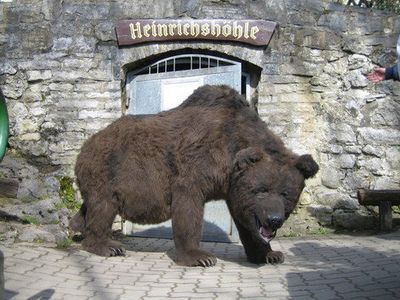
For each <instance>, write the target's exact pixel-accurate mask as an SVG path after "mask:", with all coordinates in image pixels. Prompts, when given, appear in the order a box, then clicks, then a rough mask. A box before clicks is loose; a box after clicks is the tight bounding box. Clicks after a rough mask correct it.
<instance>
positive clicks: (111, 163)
mask: <svg viewBox="0 0 400 300" xmlns="http://www.w3.org/2000/svg"><path fill="white" fill-rule="evenodd" d="M75 171H76V176H77V180H78V184H79V188H80V191H81V194H82V197H83V199H84V203H83V205H82V208H81V210H80V212H79V213H78V214H77V215H76V216H75V217H74V218H73V219H72V220H71V227H72V229H73V230H75V231H81V232H82V235H83V237H84V240H83V242H82V245H83V247H84V249H86V250H87V251H89V252H93V253H96V254H98V255H104V256H112V255H122V254H123V253H124V250H123V248H122V247H121V246H120V245H118V244H116V243H115V242H113V241H111V240H110V232H111V225H112V222H113V220H114V218H115V216H116V214H120V215H121V216H122V217H123V218H124V219H127V220H130V221H132V222H135V223H141V224H153V223H160V222H163V221H166V220H168V219H172V229H173V239H174V242H175V247H176V253H177V263H178V264H182V265H188V266H196V265H201V266H212V265H215V263H216V258H215V256H214V255H212V254H211V253H208V252H206V251H204V250H201V249H199V244H200V238H201V232H202V222H203V210H204V204H205V203H206V202H207V201H210V200H213V199H225V200H226V202H227V205H228V207H229V209H230V212H231V215H232V217H233V219H234V221H235V224H236V226H237V228H238V230H239V235H240V239H241V240H242V242H243V246H244V248H245V251H246V254H247V256H248V259H249V260H250V261H251V262H254V263H268V262H269V263H279V262H282V261H283V255H282V253H281V252H278V251H272V249H271V247H270V245H269V242H270V240H271V239H272V238H273V237H274V236H275V233H276V230H277V229H278V228H279V227H281V226H282V224H283V222H284V220H285V219H286V218H287V217H288V216H289V214H290V213H291V212H292V210H293V209H294V207H295V205H296V203H297V201H298V199H299V195H300V193H301V191H302V189H303V187H304V179H305V178H309V177H311V176H313V175H314V174H315V173H316V172H317V171H318V165H317V164H316V163H315V162H314V160H313V159H312V158H311V156H310V155H303V156H298V155H295V154H294V153H292V152H291V151H289V150H287V149H286V148H285V147H284V145H283V143H282V141H281V140H280V139H279V138H278V137H277V136H275V135H274V134H273V133H272V132H271V131H269V130H268V129H267V127H266V124H265V123H264V122H262V121H261V119H260V118H259V117H258V115H257V114H256V113H255V112H254V111H253V110H252V109H250V107H249V105H248V104H247V102H246V101H245V100H244V99H243V98H242V97H241V96H240V95H239V94H238V93H237V92H236V91H234V90H233V89H231V88H229V87H227V86H204V87H201V88H198V89H197V90H196V91H195V92H194V93H193V94H192V95H191V96H190V97H189V98H188V99H187V100H186V101H185V102H184V103H183V104H182V105H180V106H179V107H177V108H175V109H172V110H170V111H166V112H162V113H159V114H157V115H153V116H142V117H140V116H124V117H122V118H120V119H119V120H117V121H115V122H114V123H112V124H111V125H109V126H108V127H107V128H105V129H104V130H102V131H100V132H98V133H97V134H95V135H94V136H92V137H91V138H90V139H89V140H88V141H87V142H86V143H85V144H84V145H83V147H82V150H81V153H80V154H79V156H78V159H77V162H76V167H75Z"/></svg>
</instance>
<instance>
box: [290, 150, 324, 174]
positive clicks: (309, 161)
mask: <svg viewBox="0 0 400 300" xmlns="http://www.w3.org/2000/svg"><path fill="white" fill-rule="evenodd" d="M295 166H296V168H297V169H298V170H299V171H300V172H301V174H303V176H304V178H306V179H307V178H310V177H313V176H314V175H315V174H317V172H318V170H319V166H318V165H317V163H316V162H315V161H314V159H313V158H312V156H311V155H309V154H306V155H302V156H300V157H298V158H297V160H296V163H295Z"/></svg>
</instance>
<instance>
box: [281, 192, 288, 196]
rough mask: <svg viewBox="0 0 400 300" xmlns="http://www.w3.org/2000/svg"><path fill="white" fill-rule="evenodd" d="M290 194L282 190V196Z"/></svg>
mask: <svg viewBox="0 0 400 300" xmlns="http://www.w3.org/2000/svg"><path fill="white" fill-rule="evenodd" d="M288 195H289V193H288V192H282V193H281V196H282V197H287V196H288Z"/></svg>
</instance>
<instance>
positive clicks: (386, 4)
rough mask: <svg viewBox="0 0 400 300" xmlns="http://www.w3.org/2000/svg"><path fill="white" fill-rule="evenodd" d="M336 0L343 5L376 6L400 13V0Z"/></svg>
mask: <svg viewBox="0 0 400 300" xmlns="http://www.w3.org/2000/svg"><path fill="white" fill-rule="evenodd" d="M336 2H337V3H341V4H343V5H349V6H359V7H365V8H376V9H381V10H387V11H391V12H394V13H396V14H400V0H336Z"/></svg>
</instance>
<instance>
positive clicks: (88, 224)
mask: <svg viewBox="0 0 400 300" xmlns="http://www.w3.org/2000/svg"><path fill="white" fill-rule="evenodd" d="M98 195H101V198H100V196H98ZM106 195H109V197H107V198H106V197H105V196H106ZM93 196H94V197H99V198H94V199H96V200H98V201H93V202H90V201H88V202H87V206H86V215H85V230H84V233H83V236H84V239H83V241H82V247H83V249H84V250H86V251H88V252H91V253H94V254H97V255H100V256H121V255H125V249H124V247H123V246H122V244H120V243H119V242H117V241H114V240H112V239H111V227H112V224H113V222H114V219H115V216H116V215H117V213H118V199H117V197H116V196H115V195H110V194H109V193H105V192H102V191H98V192H96V193H95V195H93ZM92 199H93V198H92ZM89 203H91V204H92V205H89Z"/></svg>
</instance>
